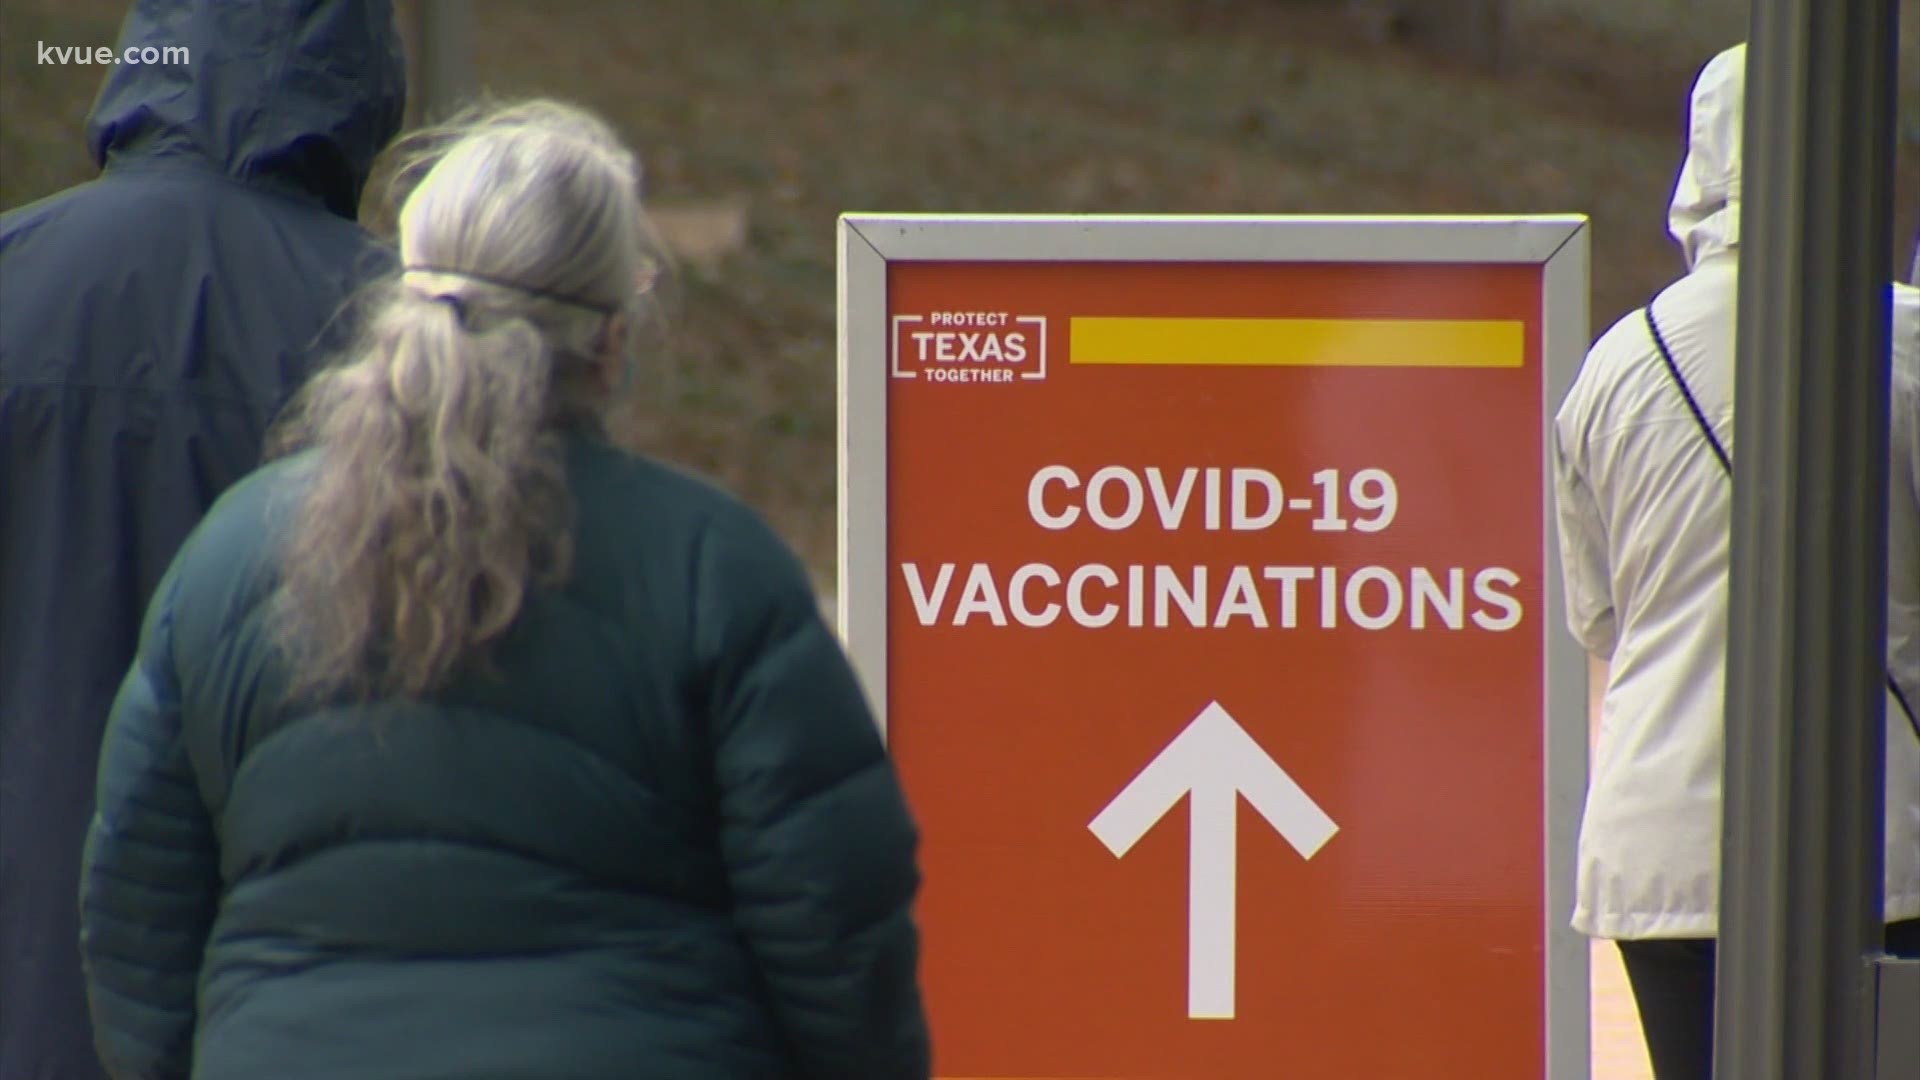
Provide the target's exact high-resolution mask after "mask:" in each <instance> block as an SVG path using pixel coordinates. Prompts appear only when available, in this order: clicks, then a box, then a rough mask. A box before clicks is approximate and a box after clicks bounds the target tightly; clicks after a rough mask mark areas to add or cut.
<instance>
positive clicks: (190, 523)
mask: <svg viewBox="0 0 1920 1080" xmlns="http://www.w3.org/2000/svg"><path fill="white" fill-rule="evenodd" d="M149 46H151V47H152V50H153V51H148V52H146V53H145V56H146V57H147V58H148V60H149V62H147V63H131V62H128V63H122V64H120V65H118V66H117V67H115V68H113V69H112V70H111V71H110V72H109V73H108V75H107V77H106V81H105V84H104V85H103V87H102V88H101V91H100V94H99V96H98V98H97V99H96V101H95V103H94V106H93V109H92V112H91V114H90V116H89V117H88V122H87V141H88V145H89V148H90V149H91V151H92V154H93V158H94V161H95V162H96V163H97V164H98V165H99V166H100V167H101V168H102V170H103V171H102V172H101V174H100V175H99V176H98V177H97V178H96V179H93V180H91V181H88V182H86V183H83V184H80V185H79V186H77V187H74V188H71V189H69V190H66V191H62V192H60V193H58V194H55V195H52V196H50V197H48V198H45V199H42V200H40V201H38V202H35V203H32V204H29V205H27V206H23V207H20V208H18V209H15V210H12V211H10V212H8V213H6V214H5V215H4V216H0V822H3V823H4V825H0V1013H3V1014H4V1020H3V1021H0V1077H6V1078H7V1080H80V1078H85V1077H97V1076H99V1075H101V1073H100V1065H99V1063H98V1061H97V1059H96V1057H95V1052H94V1048H93V1039H92V1036H91V1033H90V1030H89V1024H88V1020H87V1006H86V1001H85V997H84V993H83V990H82V984H81V957H80V948H79V921H78V914H79V913H78V901H77V897H78V894H79V862H80V854H81V846H82V843H83V841H84V837H85V834H86V829H87V822H88V817H89V815H90V813H91V812H92V809H93V794H94V774H95V768H96V765H97V761H98V756H99V747H100V741H101V733H102V730H103V728H104V727H105V725H106V721H107V714H108V710H109V707H110V705H111V704H112V701H113V696H114V693H115V691H116V689H117V688H118V687H119V685H120V682H121V680H122V678H123V677H124V676H125V675H126V671H127V667H128V665H129V664H130V663H131V661H132V658H133V654H134V645H135V641H136V638H137V636H138V633H139V628H140V618H141V613H142V611H143V610H144V609H145V607H146V605H147V601H148V599H149V597H150V596H151V595H152V593H153V591H154V589H155V586H156V584H157V583H158V581H159V579H160V576H161V574H162V573H163V572H164V571H165V570H166V567H167V565H168V563H169V562H170V561H171V560H172V559H173V556H174V553H175V551H176V549H177V548H178V547H179V545H180V543H181V542H182V541H183V540H184V539H185V538H186V536H187V534H188V532H189V531H190V530H191V529H192V528H193V527H194V525H195V524H196V523H197V522H198V521H199V520H200V518H201V516H202V514H203V513H205V511H206V510H207V509H208V507H209V506H210V505H211V504H212V503H213V502H214V500H215V498H216V496H218V495H219V494H220V493H221V491H222V489H224V488H226V487H227V486H228V485H230V484H231V483H232V482H234V481H235V480H237V479H238V478H239V477H240V476H242V475H243V474H245V473H246V472H247V471H248V470H250V469H252V468H253V467H254V466H256V465H257V464H259V461H260V456H261V444H262V438H263V436H264V434H265V432H266V430H267V427H268V424H269V422H270V420H271V418H272V417H273V416H274V414H275V413H276V412H277V411H278V409H279V408H280V407H281V405H282V404H283V403H284V402H285V401H286V400H287V399H288V398H289V397H290V396H291V395H292V393H293V391H294V390H296V389H297V388H298V386H299V385H300V384H301V383H302V382H303V381H304V380H305V378H306V376H307V375H308V374H309V372H310V370H311V369H312V367H313V365H314V364H315V363H316V361H317V350H316V348H315V344H316V339H317V338H318V337H319V336H320V335H321V334H322V331H323V328H326V327H328V326H330V325H332V326H337V325H339V323H340V320H338V319H336V314H337V312H338V311H339V309H340V308H341V305H342V302H343V300H344V299H345V298H346V297H347V296H348V295H349V294H350V292H351V290H352V289H353V288H354V286H355V285H356V284H357V283H358V282H359V281H360V280H361V279H363V278H365V277H368V276H370V275H372V274H374V273H377V272H380V271H382V270H384V269H386V267H387V266H388V265H389V263H390V259H389V258H388V257H385V256H383V255H382V253H381V249H379V248H377V247H376V246H375V244H374V242H373V241H372V239H371V238H370V237H369V236H368V235H367V234H366V233H365V232H364V231H363V230H362V229H361V228H360V227H359V226H358V225H357V224H356V222H355V218H356V215H357V210H358V207H359V204H360V195H361V190H362V188H363V186H364V185H365V184H366V182H367V179H368V176H369V174H370V172H371V171H372V165H373V161H374V158H375V156H376V154H377V153H378V152H379V151H380V150H381V149H382V147H383V146H384V145H385V144H386V143H387V142H388V141H389V140H390V139H391V138H392V137H393V136H394V135H395V134H396V133H397V132H398V131H399V129H400V126H401V120H402V110H403V106H404V101H405V61H404V57H403V53H402V50H401V41H400V37H399V32H398V28H397V26H396V24H395V19H394V14H393V11H392V6H391V4H390V3H387V2H386V0H306V2H292V0H252V2H249V3H213V2H189V0H140V2H138V3H136V4H134V5H133V7H132V9H131V11H130V12H129V14H128V16H127V18H126V21H125V23H124V25H123V27H122V29H121V34H120V39H119V42H118V43H117V45H116V46H115V50H114V51H115V54H116V55H119V56H125V55H127V53H126V50H127V49H129V48H133V49H136V50H139V49H144V48H146V47H149ZM169 48H174V49H177V48H184V49H185V50H186V57H185V59H184V61H180V60H179V57H178V54H177V53H175V54H173V55H172V56H171V57H169V56H168V55H167V54H166V52H165V51H164V50H167V49H169ZM133 55H134V57H135V58H136V59H138V58H140V56H141V55H142V54H141V53H139V52H136V53H134V54H133ZM169 59H171V60H173V61H175V62H165V61H167V60H169ZM154 61H161V62H154Z"/></svg>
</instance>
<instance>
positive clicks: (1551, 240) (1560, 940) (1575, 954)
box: [836, 213, 1592, 1080]
mask: <svg viewBox="0 0 1920 1080" xmlns="http://www.w3.org/2000/svg"><path fill="white" fill-rule="evenodd" d="M837 248H838V252H837V254H838V258H837V260H836V291H837V309H838V310H837V316H838V317H837V333H838V342H837V346H838V347H837V352H838V364H837V380H838V393H837V413H838V416H837V421H838V447H837V451H838V452H837V457H838V462H839V469H838V472H839V475H838V480H837V496H838V506H839V510H838V514H837V533H838V535H837V549H838V550H837V561H838V578H837V610H836V616H837V621H838V628H839V632H840V635H841V638H842V641H843V642H844V644H845V646H846V649H847V652H848V655H849V657H850V658H851V659H852V662H853V665H854V669H855V671H856V672H857V674H858V675H859V677H860V679H861V681H862V683H863V684H864V686H865V688H866V691H867V694H868V695H869V699H870V701H871V705H872V708H873V712H874V716H875V718H876V720H877V722H878V723H879V726H880V730H881V734H882V737H883V738H884V737H885V735H886V732H887V727H888V717H887V702H888V697H887V688H888V677H889V671H888V667H887V663H888V657H887V633H888V626H887V617H888V611H887V598H888V575H889V565H888V561H887V560H888V551H887V474H888V463H887V432H888V419H887V400H888V384H889V378H890V370H891V364H892V356H891V352H892V343H891V328H890V325H889V321H888V318H887V312H888V298H887V267H888V264H889V263H893V262H971V261H981V262H1060V263H1087V262H1151V263H1161V264H1165V263H1179V262H1196V263H1204V262H1315V263H1450V264H1495V263H1504V264H1515V263H1518V264H1528V265H1535V266H1539V267H1540V268H1541V269H1542V273H1543V278H1542V284H1541V301H1542V315H1541V319H1542V322H1541V346H1542V361H1543V366H1544V376H1545V379H1544V385H1543V387H1542V394H1543V400H1542V402H1541V419H1542V426H1541V431H1540V440H1539V446H1540V453H1541V455H1542V463H1543V468H1542V470H1541V476H1542V483H1543V490H1542V491H1541V493H1540V495H1541V500H1542V501H1541V506H1542V513H1543V518H1544V520H1543V521H1542V522H1541V525H1542V529H1541V536H1542V541H1543V544H1544V545H1545V547H1544V550H1543V551H1542V562H1541V565H1542V566H1543V567H1545V568H1546V573H1545V574H1544V577H1545V578H1546V580H1545V581H1543V582H1542V586H1543V588H1542V592H1543V594H1544V595H1545V597H1546V610H1545V612H1544V615H1543V617H1542V619H1541V622H1540V631H1539V632H1540V634H1541V637H1542V641H1541V645H1542V652H1543V655H1544V657H1545V660H1546V670H1545V671H1544V672H1543V676H1544V678H1543V680H1542V684H1543V693H1542V698H1543V700H1542V702H1541V706H1542V715H1543V717H1544V718H1545V724H1544V731H1543V732H1542V737H1543V746H1542V760H1543V764H1544V771H1545V776H1544V787H1543V790H1544V792H1545V800H1546V806H1545V822H1544V825H1545V831H1546V836H1545V840H1546V859H1545V865H1546V871H1547V880H1546V904H1545V922H1546V925H1545V926H1543V927H1542V934H1543V939H1544V941H1545V942H1546V959H1547V985H1546V987H1545V991H1546V1010H1545V1011H1546V1026H1547V1031H1546V1060H1545V1061H1544V1062H1543V1063H1542V1064H1543V1067H1544V1070H1545V1071H1544V1073H1543V1075H1544V1076H1545V1077H1547V1078H1548V1080H1586V1078H1588V1077H1589V1076H1590V1075H1591V1070H1592V1063H1591V1046H1590V1043H1591V1004H1590V979H1591V974H1590V955H1591V954H1590V951H1589V950H1590V947H1591V946H1590V943H1589V941H1588V939H1587V938H1586V937H1584V936H1582V935H1580V934H1579V933H1578V932H1576V931H1574V930H1573V929H1572V927H1571V925H1570V923H1569V918H1570V913H1571V912H1572V910H1573V899H1574V868H1575V861H1576V852H1577V843H1578V833H1579V825H1580V817H1581V813H1582V809H1583V807H1584V804H1585V797H1586V785H1587V772H1588V746H1589V743H1588V738H1589V728H1588V700H1587V698H1588V685H1587V683H1588V666H1587V658H1586V656H1585V655H1584V653H1583V652H1582V650H1581V648H1580V646H1579V644H1578V643H1577V642H1575V641H1574V640H1573V638H1572V636H1571V634H1569V633H1568V632H1567V630H1566V597H1565V594H1564V589H1563V586H1562V583H1561V580H1560V575H1559V573H1558V572H1557V568H1558V566H1559V531H1558V528H1557V524H1556V521H1555V515H1554V493H1553V471H1552V468H1551V462H1550V460H1548V457H1547V455H1548V454H1549V453H1550V449H1549V448H1550V447H1551V445H1552V433H1553V418H1554V413H1555V411H1556V410H1557V408H1558V406H1559V403H1560V401H1561V400H1562V399H1563V398H1564V397H1565V396H1566V393H1567V391H1568V389H1569V388H1570V387H1571V386H1572V385H1573V380H1574V377H1575V376H1576V375H1577V374H1578V372H1579V368H1580V364H1581V362H1582V361H1583V360H1584V358H1585V355H1586V350H1587V346H1588V344H1589V335H1590V332H1591V327H1590V322H1589V318H1590V313H1589V295H1588V284H1589V281H1588V279H1589V268H1590V238H1589V219H1588V218H1587V217H1586V216H1584V215H1578V214H1563V215H1537V216H1535V215H1530V216H1448V215H1401V216H1392V215H1378V216H1376V215H1362V216H1338V215H1285V216H1264V215H1248V216H1238V215H1118V214H1116V215H1056V214H877V213H875V214H870V213H847V214H842V215H841V216H840V218H839V221H838V237H837Z"/></svg>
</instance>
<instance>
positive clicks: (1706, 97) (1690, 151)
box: [1667, 43, 1747, 270]
mask: <svg viewBox="0 0 1920 1080" xmlns="http://www.w3.org/2000/svg"><path fill="white" fill-rule="evenodd" d="M1746 88H1747V47H1746V45H1745V44H1744V43H1743V44H1740V45H1735V46H1734V47H1733V48H1731V49H1728V50H1727V51H1725V52H1723V53H1721V54H1720V55H1718V56H1716V57H1714V58H1713V59H1712V60H1709V61H1708V62H1707V66H1706V67H1704V68H1702V69H1700V77H1699V78H1698V79H1696V80H1695V81H1694V84H1693V101H1692V104H1691V107H1690V110H1689V117H1688V123H1687V160H1686V161H1685V162H1684V163H1682V164H1681V166H1680V179H1679V180H1678V182H1676V183H1675V184H1674V187H1673V203H1672V204H1671V206H1669V208H1668V210H1667V231H1668V232H1670V233H1672V234H1673V238H1674V240H1675V241H1677V242H1678V243H1679V245H1680V250H1681V251H1682V252H1684V253H1685V254H1686V259H1687V269H1689V270H1691V269H1693V268H1694V267H1696V266H1698V265H1700V263H1701V261H1702V260H1704V259H1707V258H1709V257H1711V256H1713V255H1718V254H1720V253H1722V252H1726V251H1732V250H1734V249H1736V248H1738V247H1739V246H1740V127H1741V117H1742V114H1743V113H1744V112H1745V109H1746Z"/></svg>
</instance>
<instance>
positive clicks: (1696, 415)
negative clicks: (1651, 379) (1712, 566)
mask: <svg viewBox="0 0 1920 1080" xmlns="http://www.w3.org/2000/svg"><path fill="white" fill-rule="evenodd" d="M1646 316H1647V331H1648V332H1649V333H1651V334H1652V335H1653V347H1654V348H1656V349H1658V350H1660V359H1661V360H1662V361H1663V362H1664V363H1665V364H1666V365H1667V374H1669V375H1671V376H1673V385H1674V386H1675V387H1677V388H1679V390H1680V396H1681V397H1683V398H1685V399H1686V400H1687V409H1688V410H1689V411H1691V412H1692V413H1693V422H1694V423H1696V424H1698V425H1700V434H1702V435H1704V436H1706V437H1707V445H1708V446H1710V447H1712V448H1713V456H1714V457H1716V458H1719V459H1720V469H1721V471H1723V472H1725V473H1726V474H1727V478H1728V479H1729V480H1731V479H1732V478H1733V459H1732V458H1731V457H1728V456H1727V448H1726V447H1724V446H1722V445H1720V437H1719V436H1718V435H1715V434H1714V433H1713V425H1712V424H1709V423H1707V414H1706V413H1705V412H1704V411H1702V410H1701V408H1700V402H1699V399H1697V398H1695V397H1694V396H1693V387H1691V386H1688V385H1687V380H1686V376H1684V375H1681V374H1680V365H1679V364H1677V363H1675V362H1674V359H1673V350H1671V349H1669V348H1667V339H1666V337H1665V335H1663V334H1661V333H1660V324H1659V323H1658V322H1656V321H1654V318H1653V302H1652V301H1648V302H1647V307H1646ZM1887 691H1888V692H1889V693H1891V694H1892V695H1893V700H1895V701H1897V702H1899V703H1900V711H1901V712H1904V713H1906V714H1907V723H1908V725H1910V726H1911V727H1912V728H1913V734H1914V737H1915V738H1920V719H1915V718H1914V715H1913V703H1912V702H1910V701H1908V700H1907V694H1906V691H1904V690H1902V689H1900V683H1899V681H1898V680H1896V679H1895V678H1894V677H1893V672H1891V671H1889V672H1887Z"/></svg>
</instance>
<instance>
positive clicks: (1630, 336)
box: [1557, 307, 1654, 425]
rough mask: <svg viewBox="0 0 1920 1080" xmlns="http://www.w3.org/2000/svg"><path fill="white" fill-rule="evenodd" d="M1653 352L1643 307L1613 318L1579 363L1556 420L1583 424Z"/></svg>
mask: <svg viewBox="0 0 1920 1080" xmlns="http://www.w3.org/2000/svg"><path fill="white" fill-rule="evenodd" d="M1653 350H1654V345H1653V337H1652V334H1651V332H1650V331H1649V330H1648V327H1647V309H1646V308H1645V307H1637V308H1634V309H1633V310H1632V311H1629V312H1627V313H1626V314H1625V315H1622V316H1620V317H1619V318H1618V319H1615V320H1614V322H1613V324H1612V325H1611V326H1609V327H1607V329H1606V330H1605V331H1604V332H1603V333H1602V334H1601V335H1600V336H1599V337H1598V338H1597V339H1595V340H1594V343H1593V345H1592V347H1590V348H1589V349H1588V350H1587V355H1586V357H1585V358H1584V359H1582V360H1581V362H1580V371H1579V373H1578V374H1577V375H1575V376H1574V380H1573V386H1572V387H1571V388H1570V389H1569V390H1568V391H1567V396H1566V399H1565V400H1564V401H1563V402H1561V405H1560V410H1559V414H1558V416H1557V419H1558V421H1559V422H1560V423H1561V424H1562V425H1568V424H1577V423H1580V422H1581V421H1583V420H1584V419H1585V418H1586V417H1587V414H1589V413H1591V412H1592V411H1593V410H1594V409H1596V408H1598V407H1599V406H1600V403H1601V402H1603V401H1604V400H1606V398H1607V397H1608V396H1609V394H1610V392H1611V391H1612V390H1613V389H1614V388H1615V387H1616V386H1617V384H1618V383H1619V381H1620V380H1621V379H1622V378H1624V377H1626V376H1627V375H1628V373H1629V372H1632V371H1635V370H1637V369H1638V368H1640V367H1642V366H1644V365H1645V364H1646V363H1647V361H1648V359H1649V357H1650V356H1651V355H1652V353H1653Z"/></svg>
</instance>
